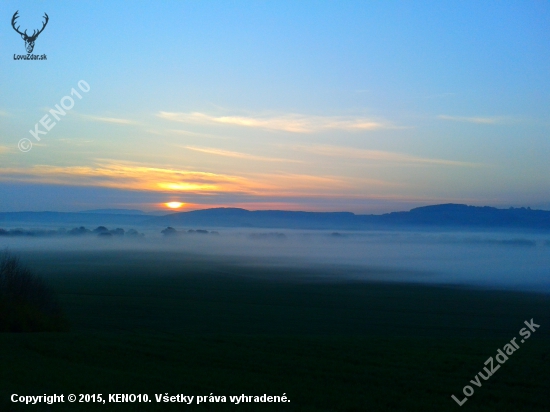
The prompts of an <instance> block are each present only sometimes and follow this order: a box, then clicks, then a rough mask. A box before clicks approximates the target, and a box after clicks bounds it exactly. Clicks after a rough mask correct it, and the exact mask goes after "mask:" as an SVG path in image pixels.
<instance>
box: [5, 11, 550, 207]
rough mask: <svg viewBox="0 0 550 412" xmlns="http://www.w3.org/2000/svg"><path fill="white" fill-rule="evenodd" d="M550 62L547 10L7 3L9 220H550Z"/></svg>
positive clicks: (7, 173)
mask: <svg viewBox="0 0 550 412" xmlns="http://www.w3.org/2000/svg"><path fill="white" fill-rule="evenodd" d="M16 11H18V12H19V13H18V18H17V20H16V27H19V30H20V31H21V32H24V30H27V34H29V35H30V34H32V32H33V30H38V29H40V28H41V27H42V24H43V22H44V17H43V16H44V13H47V15H48V17H49V20H48V23H47V26H46V27H45V28H44V31H43V32H41V33H40V34H39V36H38V37H37V39H36V42H35V46H34V50H33V54H35V55H38V56H42V55H44V54H45V55H46V57H47V59H46V60H21V59H18V56H21V55H23V56H24V55H26V54H27V53H26V49H25V42H24V41H23V39H22V38H21V36H20V35H19V34H18V33H17V32H16V31H15V30H14V28H13V27H12V25H11V21H12V17H13V15H14V13H15V12H16ZM549 45H550V3H549V2H547V1H506V2H501V1H484V2H478V1H460V2H459V1H438V2H433V1H425V2H424V1H418V2H406V1H384V2H374V1H351V0H350V1H300V2H296V1H282V0H281V1H201V2H197V1H140V2H133V3H129V2H125V1H116V0H115V1H79V2H69V1H55V2H54V1H11V0H3V1H2V2H1V3H0V76H1V77H0V79H1V81H0V212H10V211H41V210H56V211H82V210H90V209H104V208H125V209H140V210H144V211H158V210H167V208H166V206H165V203H166V202H179V203H181V204H182V205H181V209H180V210H195V209H205V208H210V207H243V208H246V209H250V210H259V209H284V210H310V211H351V212H355V213H385V212H390V211H397V210H410V209H411V208H414V207H419V206H424V205H431V204H440V203H465V204H469V205H479V206H485V205H487V206H495V207H503V208H507V207H522V206H525V207H528V206H529V207H531V208H537V209H547V210H549V209H550V161H549V159H550V133H549V132H550V81H549V80H550V47H549ZM56 105H57V108H56ZM62 105H63V107H65V109H63V107H62ZM51 110H54V112H53V114H52V113H51V112H50V111H51ZM56 110H57V112H56ZM59 110H61V111H62V112H64V113H65V114H62V113H61V114H60V112H59ZM56 113H57V114H56ZM56 116H57V118H56ZM41 120H42V121H43V123H40V121H41ZM54 123H55V124H54ZM46 128H49V129H50V130H49V131H47V129H46ZM37 137H38V138H39V139H40V140H37Z"/></svg>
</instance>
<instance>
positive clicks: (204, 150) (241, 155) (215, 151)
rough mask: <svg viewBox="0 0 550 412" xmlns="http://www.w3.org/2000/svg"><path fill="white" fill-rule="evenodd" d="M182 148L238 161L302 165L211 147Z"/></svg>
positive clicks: (287, 160)
mask: <svg viewBox="0 0 550 412" xmlns="http://www.w3.org/2000/svg"><path fill="white" fill-rule="evenodd" d="M182 147H183V148H185V149H187V150H193V151H196V152H201V153H207V154H213V155H216V156H225V157H234V158H238V159H246V160H260V161H262V162H294V163H301V162H300V161H298V160H290V159H282V158H277V157H265V156H256V155H251V154H248V153H241V152H232V151H229V150H221V149H214V148H209V147H196V146H182Z"/></svg>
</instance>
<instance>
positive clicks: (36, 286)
mask: <svg viewBox="0 0 550 412" xmlns="http://www.w3.org/2000/svg"><path fill="white" fill-rule="evenodd" d="M67 327H68V324H67V322H66V320H65V318H64V316H63V313H62V311H61V307H60V305H59V303H58V301H57V299H56V297H55V295H54V294H53V292H52V291H51V289H50V288H48V286H47V285H46V284H45V283H44V281H43V280H42V279H41V278H39V277H37V276H35V275H34V274H33V273H32V272H31V271H30V270H29V269H28V268H27V267H25V266H24V265H23V264H22V263H21V261H20V260H19V258H18V257H17V256H14V255H13V254H11V253H10V252H8V251H4V252H2V253H0V332H45V331H62V330H66V329H67Z"/></svg>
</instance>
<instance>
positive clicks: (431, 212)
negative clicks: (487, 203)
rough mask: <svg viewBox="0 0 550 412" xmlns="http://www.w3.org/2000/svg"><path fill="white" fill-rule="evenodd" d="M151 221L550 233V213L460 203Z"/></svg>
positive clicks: (234, 212)
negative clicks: (369, 212) (377, 211)
mask: <svg viewBox="0 0 550 412" xmlns="http://www.w3.org/2000/svg"><path fill="white" fill-rule="evenodd" d="M149 222H151V223H153V222H155V223H158V224H163V225H166V226H174V225H179V226H182V225H183V226H186V225H187V226H188V225H191V226H219V227H224V226H225V227H250V228H252V227H257V228H261V227H263V228H292V229H341V230H358V229H363V230H364V229H385V228H394V229H398V228H403V227H429V228H437V227H445V228H494V229H496V228H502V229H537V230H540V229H543V230H547V229H550V211H543V210H531V209H525V208H511V209H497V208H494V207H477V206H466V205H459V204H445V205H435V206H425V207H418V208H415V209H412V210H411V211H409V212H392V213H387V214H383V215H356V214H354V213H350V212H334V213H326V212H289V211H281V210H258V211H248V210H245V209H235V208H215V209H205V210H196V211H192V212H181V213H174V214H171V215H166V216H159V217H156V218H153V219H151V220H150V221H149Z"/></svg>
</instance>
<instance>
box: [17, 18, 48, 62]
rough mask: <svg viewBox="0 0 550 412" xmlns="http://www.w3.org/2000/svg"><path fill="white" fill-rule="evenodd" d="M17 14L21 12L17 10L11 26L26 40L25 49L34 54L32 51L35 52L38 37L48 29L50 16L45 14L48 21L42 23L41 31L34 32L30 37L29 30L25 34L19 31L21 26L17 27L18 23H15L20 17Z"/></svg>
mask: <svg viewBox="0 0 550 412" xmlns="http://www.w3.org/2000/svg"><path fill="white" fill-rule="evenodd" d="M17 13H19V10H17V11H16V12H15V14H14V15H13V17H12V19H11V25H12V27H13V29H14V30H15V31H16V32H17V33H19V34H20V35H21V38H22V39H23V40H25V48H26V49H27V53H32V51H33V50H34V42H35V41H36V38H37V37H38V35H39V34H40V33H42V32H43V31H44V29H45V28H46V25H47V24H48V20H49V19H50V18H49V17H48V15H47V14H46V13H44V18H45V19H46V21H45V22H44V23H42V28H41V29H40V30H38V32H37V31H36V30H34V31H33V33H32V35H31V36H29V35H27V30H25V32H24V33H21V32H20V31H19V26H17V27H15V23H16V22H15V21H16V20H17V18H18V17H19V16H18V15H17Z"/></svg>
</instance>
